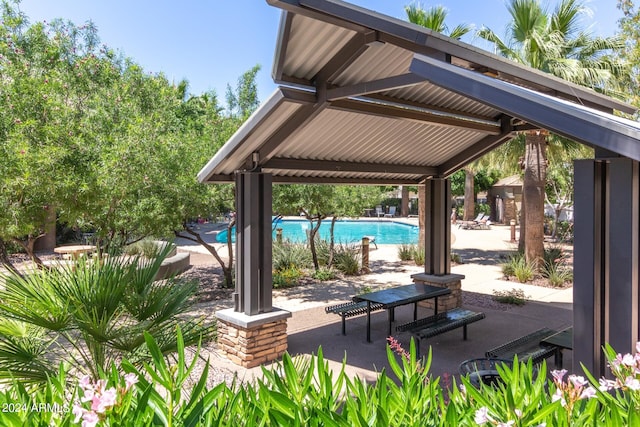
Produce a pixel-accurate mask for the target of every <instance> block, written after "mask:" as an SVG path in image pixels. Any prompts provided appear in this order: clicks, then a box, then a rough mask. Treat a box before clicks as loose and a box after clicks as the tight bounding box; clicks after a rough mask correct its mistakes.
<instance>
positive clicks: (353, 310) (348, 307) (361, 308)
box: [324, 301, 384, 335]
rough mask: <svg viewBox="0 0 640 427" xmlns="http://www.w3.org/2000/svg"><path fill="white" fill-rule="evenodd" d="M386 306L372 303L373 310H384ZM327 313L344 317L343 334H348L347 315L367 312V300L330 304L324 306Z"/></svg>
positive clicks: (351, 315)
mask: <svg viewBox="0 0 640 427" xmlns="http://www.w3.org/2000/svg"><path fill="white" fill-rule="evenodd" d="M383 308H384V307H383V305H382V304H376V303H373V304H371V311H378V310H382V309H383ZM324 311H325V312H327V313H334V314H337V315H339V316H340V317H341V318H342V335H347V331H346V322H345V319H346V318H347V317H353V316H358V315H360V314H367V302H366V301H359V302H354V301H351V302H345V303H343V304H336V305H330V306H328V307H325V308H324Z"/></svg>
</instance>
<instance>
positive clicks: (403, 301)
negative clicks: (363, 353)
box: [353, 283, 451, 342]
mask: <svg viewBox="0 0 640 427" xmlns="http://www.w3.org/2000/svg"><path fill="white" fill-rule="evenodd" d="M450 293H451V290H450V289H448V288H440V287H438V286H430V285H422V284H417V283H413V284H411V285H404V286H398V287H395V288H389V289H383V290H380V291H375V292H370V293H367V294H362V295H357V296H355V297H353V301H355V302H359V301H366V302H367V342H371V304H372V303H378V304H382V308H384V309H385V310H387V313H388V316H389V330H388V334H387V336H391V324H392V323H393V321H394V320H395V319H394V318H395V312H394V310H395V308H396V307H398V306H401V305H407V304H411V303H413V304H414V306H413V320H417V318H418V302H420V301H424V300H427V299H431V298H434V299H435V302H434V312H435V313H434V314H438V297H440V296H443V295H448V294H450Z"/></svg>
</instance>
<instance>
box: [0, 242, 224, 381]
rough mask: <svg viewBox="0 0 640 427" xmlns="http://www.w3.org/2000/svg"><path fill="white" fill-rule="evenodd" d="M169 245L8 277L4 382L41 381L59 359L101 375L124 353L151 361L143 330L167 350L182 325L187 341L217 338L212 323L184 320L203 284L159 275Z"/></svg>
mask: <svg viewBox="0 0 640 427" xmlns="http://www.w3.org/2000/svg"><path fill="white" fill-rule="evenodd" d="M170 250H171V248H170V247H169V246H168V245H167V246H166V247H165V248H163V249H161V251H160V252H159V254H158V256H157V257H156V258H153V259H145V260H144V261H143V260H142V259H140V258H134V259H133V260H129V261H125V260H124V259H123V258H120V257H108V258H106V259H104V260H103V261H102V262H92V261H83V260H80V261H79V262H77V263H73V264H71V265H68V266H66V267H65V266H61V267H59V268H53V269H49V270H39V271H35V272H32V273H30V274H26V275H24V276H20V275H18V274H13V273H7V274H6V275H4V276H3V277H2V281H3V282H4V287H3V288H2V289H0V324H2V325H4V327H3V328H0V381H8V380H9V379H11V378H19V379H21V380H23V381H27V382H29V381H30V382H41V381H42V380H43V378H45V377H46V376H47V375H50V374H51V373H52V372H54V371H56V369H57V367H58V365H59V364H60V363H61V362H67V363H71V364H73V366H74V368H76V369H77V370H78V372H84V373H87V374H89V375H90V376H91V377H92V378H94V379H97V378H99V375H100V373H101V372H104V371H105V369H107V368H108V367H109V366H110V365H111V364H112V362H114V361H116V360H119V359H121V358H122V357H126V358H127V359H129V360H130V361H132V363H138V364H140V363H142V362H144V361H147V360H149V357H150V355H149V350H148V348H147V346H146V344H145V341H144V333H145V332H147V333H149V334H151V335H152V336H153V337H154V338H155V340H156V341H157V342H158V346H159V347H160V348H161V350H162V352H163V353H165V354H167V353H170V352H173V351H175V350H176V349H177V343H176V336H175V329H176V326H178V325H180V326H181V329H182V331H183V335H184V340H185V342H187V343H188V344H193V343H196V342H198V341H199V340H200V339H204V340H210V339H213V338H214V336H215V335H214V334H215V330H214V329H213V328H212V327H210V326H205V325H203V324H202V322H201V321H200V320H183V319H182V318H181V317H180V315H182V314H184V313H185V312H186V311H187V310H189V309H190V307H191V306H192V304H193V302H194V301H195V299H194V298H192V297H193V295H194V294H195V291H196V289H197V282H193V281H189V282H187V281H184V280H180V279H176V278H170V279H167V280H164V281H155V280H154V279H155V277H156V274H157V273H158V270H159V269H160V265H161V264H162V261H163V259H164V258H165V257H166V255H167V254H168V253H169V251H170Z"/></svg>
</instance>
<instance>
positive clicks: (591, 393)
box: [579, 387, 596, 399]
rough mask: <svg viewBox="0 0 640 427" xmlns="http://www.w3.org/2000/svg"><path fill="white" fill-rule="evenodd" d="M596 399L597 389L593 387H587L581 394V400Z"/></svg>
mask: <svg viewBox="0 0 640 427" xmlns="http://www.w3.org/2000/svg"><path fill="white" fill-rule="evenodd" d="M594 397H596V389H595V388H593V387H587V388H585V389H584V390H582V393H580V397H579V399H591V398H594Z"/></svg>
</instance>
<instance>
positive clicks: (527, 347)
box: [485, 328, 557, 365]
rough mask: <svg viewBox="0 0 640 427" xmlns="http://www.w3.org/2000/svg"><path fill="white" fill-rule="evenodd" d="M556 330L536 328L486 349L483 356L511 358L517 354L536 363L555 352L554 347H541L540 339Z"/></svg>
mask: <svg viewBox="0 0 640 427" xmlns="http://www.w3.org/2000/svg"><path fill="white" fill-rule="evenodd" d="M556 332H557V331H554V330H552V329H549V328H541V329H538V330H537V331H535V332H532V333H530V334H527V335H525V336H522V337H520V338H517V339H515V340H512V341H509V342H508V343H505V344H502V345H500V346H498V347H495V348H493V349H491V350H488V351H487V352H486V353H485V356H486V357H491V358H499V359H506V360H513V357H514V356H516V355H517V356H518V360H521V361H525V362H526V361H527V360H529V359H531V360H532V362H533V364H535V365H537V364H539V363H541V362H542V361H543V360H544V359H547V358H549V357H551V356H554V355H555V354H556V348H555V347H543V346H541V345H540V341H541V340H543V339H544V338H546V337H548V336H550V335H553V334H555V333H556Z"/></svg>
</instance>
